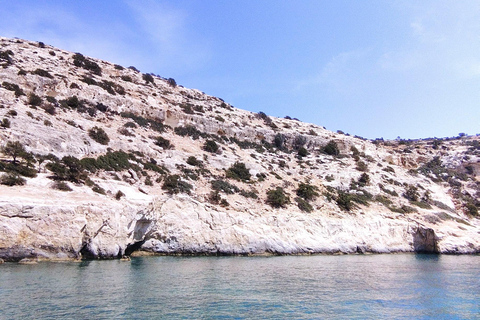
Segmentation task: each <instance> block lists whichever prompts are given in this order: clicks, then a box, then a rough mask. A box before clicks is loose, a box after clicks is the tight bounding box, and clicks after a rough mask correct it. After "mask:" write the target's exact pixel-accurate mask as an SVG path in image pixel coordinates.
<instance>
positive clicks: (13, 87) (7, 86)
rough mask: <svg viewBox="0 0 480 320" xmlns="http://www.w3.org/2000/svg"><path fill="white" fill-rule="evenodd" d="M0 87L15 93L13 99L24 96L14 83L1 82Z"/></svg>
mask: <svg viewBox="0 0 480 320" xmlns="http://www.w3.org/2000/svg"><path fill="white" fill-rule="evenodd" d="M2 87H3V88H5V89H7V90H9V91H13V92H15V97H17V98H18V97H20V96H24V95H25V92H23V90H22V88H20V87H19V86H18V85H17V84H15V83H10V82H7V81H4V82H2Z"/></svg>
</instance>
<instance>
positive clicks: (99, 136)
mask: <svg viewBox="0 0 480 320" xmlns="http://www.w3.org/2000/svg"><path fill="white" fill-rule="evenodd" d="M88 135H89V136H90V138H92V139H93V140H95V141H96V142H98V143H100V144H103V145H107V144H108V143H109V142H110V138H109V137H108V135H107V133H106V132H105V130H103V129H102V128H99V127H93V128H91V129H90V130H88Z"/></svg>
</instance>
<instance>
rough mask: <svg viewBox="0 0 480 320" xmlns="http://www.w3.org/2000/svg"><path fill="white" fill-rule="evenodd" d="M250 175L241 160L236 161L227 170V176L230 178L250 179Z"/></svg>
mask: <svg viewBox="0 0 480 320" xmlns="http://www.w3.org/2000/svg"><path fill="white" fill-rule="evenodd" d="M250 177H251V174H250V170H248V168H247V167H246V166H245V163H243V162H238V161H237V162H235V163H234V164H233V165H232V166H231V167H230V168H228V170H227V178H232V179H235V180H239V181H248V180H250Z"/></svg>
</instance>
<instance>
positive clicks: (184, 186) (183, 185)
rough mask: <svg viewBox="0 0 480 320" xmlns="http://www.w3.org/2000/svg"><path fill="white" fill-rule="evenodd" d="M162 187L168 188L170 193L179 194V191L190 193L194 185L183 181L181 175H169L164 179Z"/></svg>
mask: <svg viewBox="0 0 480 320" xmlns="http://www.w3.org/2000/svg"><path fill="white" fill-rule="evenodd" d="M162 189H163V190H166V191H167V193H169V194H177V193H186V194H190V190H191V189H192V185H191V184H189V183H187V182H185V181H182V180H181V179H180V176H179V175H177V174H175V175H168V176H166V177H165V180H164V181H163V185H162Z"/></svg>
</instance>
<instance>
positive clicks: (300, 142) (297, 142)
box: [293, 135, 307, 150]
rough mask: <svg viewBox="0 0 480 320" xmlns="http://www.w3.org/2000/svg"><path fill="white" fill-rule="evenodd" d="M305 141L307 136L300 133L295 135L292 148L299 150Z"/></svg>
mask: <svg viewBox="0 0 480 320" xmlns="http://www.w3.org/2000/svg"><path fill="white" fill-rule="evenodd" d="M306 143H307V138H306V137H305V136H302V135H298V136H295V139H294V140H293V148H294V149H295V150H299V149H300V148H301V147H303V146H304V145H305V144H306Z"/></svg>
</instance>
